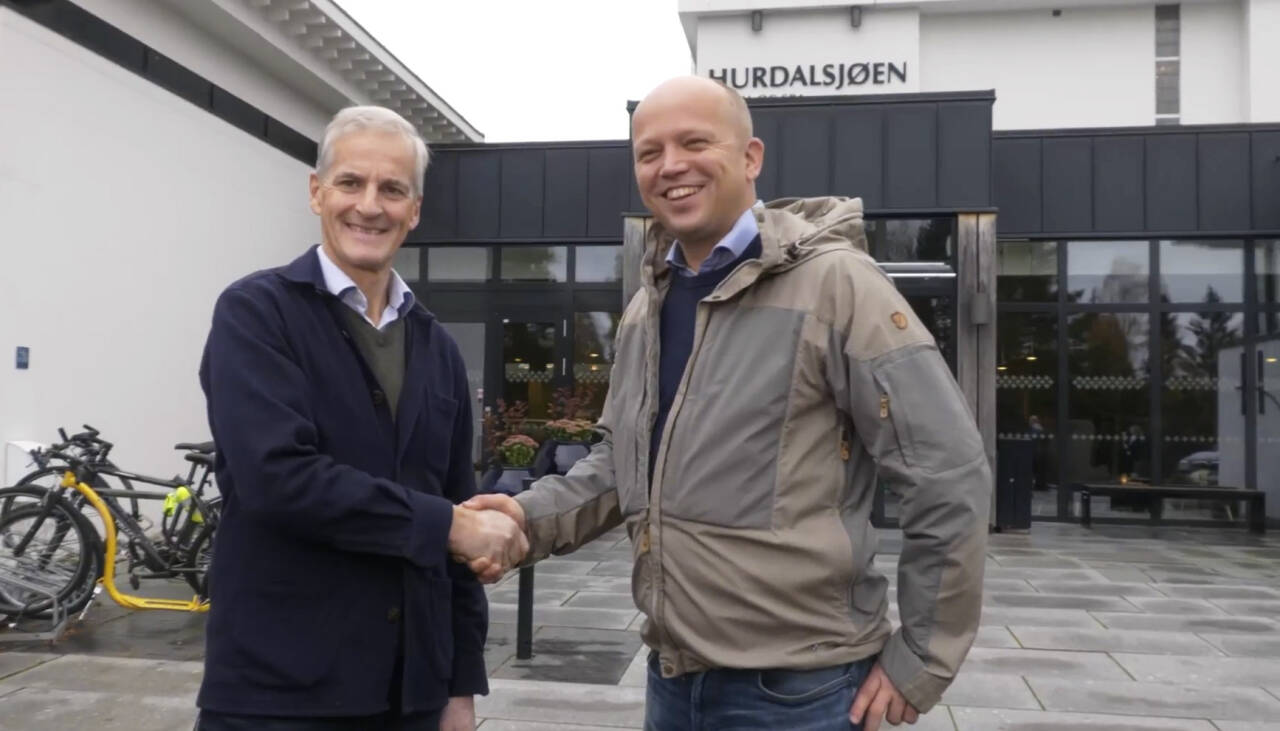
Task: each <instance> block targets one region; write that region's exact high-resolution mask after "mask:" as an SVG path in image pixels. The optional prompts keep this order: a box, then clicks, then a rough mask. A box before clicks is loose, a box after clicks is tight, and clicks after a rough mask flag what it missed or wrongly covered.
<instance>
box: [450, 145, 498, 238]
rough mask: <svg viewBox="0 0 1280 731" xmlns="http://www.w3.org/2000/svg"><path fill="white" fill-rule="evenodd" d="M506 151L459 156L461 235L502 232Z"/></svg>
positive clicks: (483, 234)
mask: <svg viewBox="0 0 1280 731" xmlns="http://www.w3.org/2000/svg"><path fill="white" fill-rule="evenodd" d="M501 173H502V153H500V152H498V151H497V150H494V151H492V152H472V153H468V154H466V155H463V156H462V157H461V158H460V159H459V160H458V238H461V239H490V238H496V237H497V236H498V230H499V223H500V221H501V218H500V215H501V213H502V206H501V199H500V198H499V197H498V192H499V191H500V190H501V188H502V182H501Z"/></svg>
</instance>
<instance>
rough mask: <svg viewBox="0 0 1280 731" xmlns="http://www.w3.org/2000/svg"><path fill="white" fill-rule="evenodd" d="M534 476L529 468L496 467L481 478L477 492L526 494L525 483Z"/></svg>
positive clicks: (491, 468)
mask: <svg viewBox="0 0 1280 731" xmlns="http://www.w3.org/2000/svg"><path fill="white" fill-rule="evenodd" d="M532 476H533V473H532V471H531V470H530V468H528V467H512V466H510V465H494V466H493V467H490V468H489V471H488V472H486V473H484V477H482V478H480V486H479V489H478V490H477V492H482V493H502V494H505V495H516V494H518V493H521V492H524V481H525V480H526V479H529V478H530V477H532Z"/></svg>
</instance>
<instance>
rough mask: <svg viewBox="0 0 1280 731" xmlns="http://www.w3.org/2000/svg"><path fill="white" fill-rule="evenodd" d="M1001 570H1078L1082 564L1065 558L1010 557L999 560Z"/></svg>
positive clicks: (1082, 566)
mask: <svg viewBox="0 0 1280 731" xmlns="http://www.w3.org/2000/svg"><path fill="white" fill-rule="evenodd" d="M999 564H1000V566H1001V568H1011V569H1080V568H1084V563H1083V562H1081V561H1078V560H1076V559H1074V558H1068V557H1066V556H1011V557H1009V558H1005V559H1001V560H1000V562H999Z"/></svg>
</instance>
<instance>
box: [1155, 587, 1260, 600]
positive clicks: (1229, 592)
mask: <svg viewBox="0 0 1280 731" xmlns="http://www.w3.org/2000/svg"><path fill="white" fill-rule="evenodd" d="M1156 588H1157V589H1159V590H1160V591H1161V593H1163V594H1164V595H1166V596H1171V597H1180V598H1189V599H1263V600H1270V601H1280V591H1276V590H1275V589H1271V588H1268V587H1265V586H1221V585H1217V584H1201V585H1189V584H1157V585H1156Z"/></svg>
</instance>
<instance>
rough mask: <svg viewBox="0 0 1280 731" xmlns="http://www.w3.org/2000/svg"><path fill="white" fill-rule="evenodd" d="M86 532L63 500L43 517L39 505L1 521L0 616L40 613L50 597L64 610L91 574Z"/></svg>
mask: <svg viewBox="0 0 1280 731" xmlns="http://www.w3.org/2000/svg"><path fill="white" fill-rule="evenodd" d="M90 531H92V528H91V527H90V526H89V522H88V521H87V520H85V518H84V516H82V515H81V514H80V513H79V511H77V510H75V509H74V508H72V507H71V506H69V505H67V504H66V501H64V500H58V501H57V502H56V503H55V504H54V505H53V508H52V510H50V511H48V513H47V514H46V510H45V507H44V506H43V505H24V506H21V507H14V508H13V509H11V510H10V511H9V514H8V515H5V516H4V517H0V614H13V615H30V614H36V613H40V612H45V611H48V610H49V609H51V608H52V607H53V603H54V597H57V601H58V603H59V604H62V605H64V606H65V605H66V603H67V600H68V599H69V598H70V597H71V596H72V595H73V594H76V593H78V592H79V591H81V590H83V585H84V584H85V583H87V579H88V577H89V573H90V571H91V570H92V561H91V559H90V556H91V552H92V545H93V539H92V538H91V536H90ZM19 549H21V550H20V551H19Z"/></svg>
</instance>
